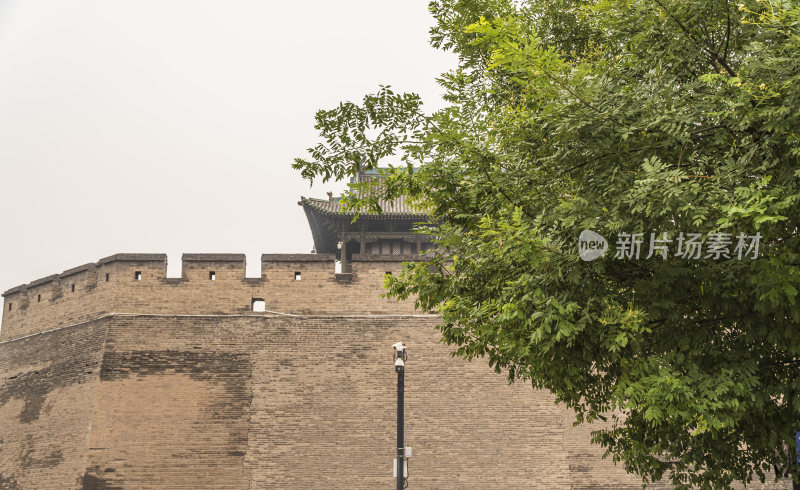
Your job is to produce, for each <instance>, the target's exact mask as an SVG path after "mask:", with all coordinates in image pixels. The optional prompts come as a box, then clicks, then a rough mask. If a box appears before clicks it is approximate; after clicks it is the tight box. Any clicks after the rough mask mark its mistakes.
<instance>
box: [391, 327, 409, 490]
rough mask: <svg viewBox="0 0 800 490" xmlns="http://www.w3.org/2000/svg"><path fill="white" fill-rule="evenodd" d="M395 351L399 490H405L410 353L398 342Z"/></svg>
mask: <svg viewBox="0 0 800 490" xmlns="http://www.w3.org/2000/svg"><path fill="white" fill-rule="evenodd" d="M392 348H393V349H394V356H393V359H394V370H395V372H396V373H397V466H396V468H397V490H403V482H404V476H405V475H404V473H405V471H404V470H405V465H404V464H403V463H404V457H405V450H406V448H405V443H404V442H403V418H404V414H403V401H404V400H403V398H404V395H405V386H404V384H405V367H406V363H405V361H406V359H408V353H407V352H406V345H405V344H404V343H402V342H398V343H396V344H394V345H392Z"/></svg>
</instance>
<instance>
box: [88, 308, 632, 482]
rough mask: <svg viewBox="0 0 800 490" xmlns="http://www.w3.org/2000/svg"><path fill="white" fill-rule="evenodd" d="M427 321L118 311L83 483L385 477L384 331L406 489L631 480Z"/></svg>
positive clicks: (390, 427)
mask: <svg viewBox="0 0 800 490" xmlns="http://www.w3.org/2000/svg"><path fill="white" fill-rule="evenodd" d="M436 321H437V319H436V318H435V317H422V316H395V317H390V316H383V317H377V316H373V317H370V316H361V317H333V316H326V317H312V316H303V317H246V316H241V317H236V316H230V317H181V316H117V317H115V318H113V320H111V321H110V322H109V326H108V336H107V342H106V350H105V353H104V355H103V367H102V372H101V375H100V382H99V387H98V391H97V399H98V402H97V403H96V404H95V411H94V418H93V428H92V432H91V436H90V441H91V442H90V444H89V447H90V450H89V452H88V461H87V465H86V476H85V480H84V481H85V482H88V483H91V484H93V485H95V487H94V488H108V487H122V488H187V489H188V488H364V489H366V488H369V489H373V488H392V485H393V479H392V459H393V458H394V456H395V450H394V447H395V430H396V425H395V424H396V422H395V420H396V419H395V416H396V412H395V410H396V387H397V378H396V374H395V372H394V367H393V362H392V349H391V344H393V343H394V342H397V341H399V340H403V341H404V342H406V344H407V345H408V348H409V360H408V364H407V366H408V367H407V375H406V420H407V423H406V440H407V444H408V445H410V446H412V447H413V451H414V455H413V457H412V459H411V462H410V482H411V484H412V485H413V486H414V488H531V487H534V488H545V487H552V488H570V487H571V488H599V487H605V488H640V484H639V483H638V482H637V480H636V479H635V478H632V477H630V476H628V475H626V474H625V473H624V472H623V471H622V469H621V468H619V467H615V466H613V465H612V464H611V463H610V462H608V461H604V460H602V459H601V458H600V451H599V449H598V448H595V447H591V446H590V445H589V440H588V434H585V433H577V432H575V431H574V430H573V429H572V428H571V420H572V418H571V416H570V415H569V414H568V413H567V412H565V411H564V410H562V409H560V408H558V407H556V406H555V405H554V404H553V401H552V398H551V397H550V396H549V395H547V394H544V393H541V392H535V391H533V390H531V388H530V387H529V386H525V385H516V386H508V385H507V383H506V382H505V379H504V378H503V376H501V375H497V374H495V373H494V372H493V371H491V370H490V369H489V368H488V366H486V364H485V363H484V362H480V361H476V362H474V363H467V362H464V361H462V360H459V359H453V358H451V357H449V355H448V352H449V351H448V348H447V347H446V346H443V345H441V344H440V343H439V342H438V339H439V334H438V332H436V331H435V330H434V328H433V326H434V325H435V323H436ZM577 440H580V441H582V444H580V445H577V444H576V441H577ZM589 454H591V455H593V456H594V458H593V459H592V458H589V457H587V455H589ZM576 457H578V458H580V459H579V460H580V465H575V464H574V463H575V461H576ZM88 483H87V485H88ZM576 483H577V484H576ZM88 488H93V487H90V486H89V487H88Z"/></svg>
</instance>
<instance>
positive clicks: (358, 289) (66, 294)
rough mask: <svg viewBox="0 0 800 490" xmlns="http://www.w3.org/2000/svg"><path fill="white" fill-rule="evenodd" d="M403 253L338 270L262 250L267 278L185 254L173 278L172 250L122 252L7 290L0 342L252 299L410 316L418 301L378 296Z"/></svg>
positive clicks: (327, 262) (234, 257) (308, 308)
mask: <svg viewBox="0 0 800 490" xmlns="http://www.w3.org/2000/svg"><path fill="white" fill-rule="evenodd" d="M402 259H406V260H408V259H409V257H403V256H378V257H369V260H363V261H359V260H356V261H354V262H353V264H352V274H336V273H335V272H334V269H335V259H334V256H333V255H329V254H272V255H263V256H262V257H261V277H259V278H246V277H245V268H246V265H245V256H244V255H242V254H184V255H183V260H182V274H181V277H180V278H167V258H166V255H163V254H117V255H113V256H111V257H107V258H105V259H101V260H100V261H98V262H97V263H91V264H86V265H83V266H80V267H76V268H74V269H71V270H68V271H65V272H63V273H61V274H57V275H53V276H48V277H45V278H43V279H39V280H37V281H33V282H31V283H29V284H24V285H21V286H17V287H15V288H12V289H10V290H8V291H6V292H5V293H3V296H4V306H3V321H2V328H0V340H10V339H15V338H20V337H24V336H26V335H31V334H34V333H38V332H42V331H45V330H48V329H52V328H57V327H60V326H64V325H71V324H74V323H78V322H83V321H88V320H91V319H94V318H98V317H100V316H103V315H106V314H109V313H169V314H184V315H191V314H197V315H204V314H248V313H250V312H251V311H252V300H253V299H263V300H264V302H265V304H266V310H268V311H273V312H279V313H294V314H349V313H370V314H383V313H395V314H405V313H409V314H410V313H414V306H413V302H412V301H401V302H398V301H395V300H389V299H383V298H381V297H380V294H381V292H382V291H383V289H382V288H383V277H384V275H385V274H386V272H392V273H397V272H398V271H399V270H400V264H401V262H400V261H401V260H402ZM211 272H213V273H214V274H215V276H214V280H211V279H210V276H209V274H210V273H211ZM137 273H139V274H137ZM298 274H299V276H298ZM296 277H299V280H297V279H296Z"/></svg>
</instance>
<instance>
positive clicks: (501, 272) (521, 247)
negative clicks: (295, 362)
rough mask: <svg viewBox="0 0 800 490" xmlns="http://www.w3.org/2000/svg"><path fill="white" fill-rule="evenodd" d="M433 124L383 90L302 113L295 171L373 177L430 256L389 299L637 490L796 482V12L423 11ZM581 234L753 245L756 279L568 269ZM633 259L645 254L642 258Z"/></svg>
mask: <svg viewBox="0 0 800 490" xmlns="http://www.w3.org/2000/svg"><path fill="white" fill-rule="evenodd" d="M430 10H431V13H432V14H433V16H434V18H435V20H436V24H435V26H434V27H433V28H432V30H431V42H432V44H433V46H434V47H436V48H439V49H445V50H451V51H453V52H455V53H457V55H458V58H459V63H458V66H457V67H456V68H454V69H452V70H450V71H448V72H446V73H444V74H442V75H441V77H440V78H439V80H438V81H439V83H440V85H441V87H442V88H443V89H444V91H445V100H446V103H447V105H446V107H445V108H444V109H441V110H439V111H437V112H435V113H434V114H426V113H425V112H424V111H423V107H422V101H421V100H420V98H419V97H418V96H416V95H414V94H397V93H394V92H393V91H392V90H391V89H390V88H388V87H381V89H380V90H379V91H378V92H377V93H376V94H372V95H368V96H366V97H365V98H364V100H363V102H362V103H361V104H354V103H343V104H342V105H340V106H339V107H338V108H335V109H333V110H329V111H320V112H319V113H318V115H317V128H318V129H319V130H320V133H321V135H322V137H323V140H324V142H323V143H321V144H319V145H318V146H317V147H315V148H312V149H311V150H310V152H311V155H310V158H307V159H303V158H298V159H297V160H296V162H295V165H294V166H295V168H297V169H299V170H301V172H302V174H303V175H304V176H305V177H307V178H310V179H313V178H322V179H324V180H327V179H338V178H343V177H346V176H348V175H352V174H354V173H355V172H356V171H357V169H358V168H374V167H376V166H377V165H378V162H379V161H380V160H381V159H384V158H386V157H389V156H393V158H395V162H397V161H402V162H403V165H400V166H398V167H395V168H393V169H392V170H390V171H388V172H387V177H386V180H385V181H384V183H383V184H382V185H381V186H380V187H374V188H373V189H372V192H371V193H359V196H362V197H361V198H357V197H356V196H355V195H352V196H350V197H349V198H348V202H349V204H350V205H351V206H352V207H353V208H356V209H358V208H361V209H363V208H376V207H377V203H378V200H377V199H378V197H383V198H392V197H395V196H398V195H401V194H403V195H407V196H410V198H411V199H412V200H413V201H414V202H416V203H417V204H418V205H419V206H420V207H423V208H424V209H425V210H427V211H428V213H429V214H430V216H431V218H432V221H433V222H435V223H436V224H437V225H438V226H439V231H438V235H439V240H438V243H439V253H438V254H437V255H436V256H435V257H433V258H432V259H431V260H430V261H429V262H427V263H410V264H406V265H405V267H404V272H403V274H402V275H399V276H396V277H390V278H387V286H388V294H390V295H392V296H395V297H399V298H405V297H409V296H415V297H416V298H417V305H418V306H419V308H421V309H423V310H428V309H437V311H438V312H439V313H440V314H441V316H442V324H441V325H440V326H439V327H438V328H439V329H440V330H441V333H442V336H443V338H444V340H445V341H446V342H447V343H449V344H451V345H452V346H453V348H454V355H457V356H461V357H464V358H466V359H473V358H475V357H481V358H486V359H488V362H489V363H490V364H491V365H492V366H494V367H495V368H496V369H497V370H498V371H503V372H506V373H507V374H508V377H509V379H510V380H526V381H529V382H530V383H532V385H533V386H534V387H536V388H544V389H547V390H550V391H551V392H553V393H554V394H555V395H556V396H557V397H558V400H559V401H560V402H563V403H565V404H566V405H568V406H569V407H571V408H572V409H574V410H575V412H576V414H577V421H578V422H591V421H594V420H596V419H598V418H605V417H610V423H609V424H607V425H603V426H601V428H600V429H598V430H597V431H596V432H594V440H595V442H598V443H600V444H602V445H603V446H604V447H605V448H607V451H608V454H609V455H610V456H611V457H612V458H613V459H614V460H615V461H619V462H622V463H623V464H624V466H625V468H626V469H627V470H628V471H631V472H635V473H637V474H639V475H641V477H642V479H643V482H645V483H647V482H654V481H658V480H661V479H664V478H665V479H668V480H669V481H671V483H673V484H674V485H677V486H679V487H682V486H709V487H715V488H716V487H728V486H729V485H730V484H731V483H732V482H734V481H741V482H750V481H753V480H764V479H765V478H766V477H767V476H768V475H767V473H768V471H769V470H771V469H772V468H773V467H777V468H778V469H779V470H780V472H781V473H783V472H787V473H793V474H795V475H798V467H797V463H796V461H797V459H796V456H795V449H796V448H795V442H794V434H795V431H796V429H798V428H800V397H799V396H798V394H799V393H800V379H798V376H797V375H796V373H797V372H798V369H800V328H798V327H799V326H800V304H798V301H797V299H798V298H797V295H798V290H800V268H799V267H798V265H800V237H799V236H798V225H799V224H800V211H798V200H799V199H800V180H798V179H800V7H798V5H797V4H796V3H795V2H794V1H792V0H783V1H779V0H759V1H755V0H744V1H743V3H738V4H736V3H731V2H728V1H725V0H594V1H577V0H551V1H547V2H545V1H540V0H531V1H529V2H523V3H520V2H513V1H511V0H508V1H506V0H467V1H455V0H436V1H434V2H432V3H431V4H430ZM584 229H591V230H594V231H597V232H598V233H600V234H601V235H603V236H605V237H609V238H610V240H612V247H613V237H615V236H618V235H619V233H622V232H627V233H643V234H644V235H645V236H649V234H650V233H657V234H659V235H660V234H661V233H662V232H667V234H668V237H669V238H671V239H673V240H674V239H675V238H676V235H677V234H678V233H679V232H696V233H702V234H703V236H708V235H709V234H711V233H718V232H719V233H730V234H731V236H734V237H735V236H737V235H739V234H744V235H748V236H754V235H756V233H758V234H760V236H761V237H762V238H761V242H760V251H759V257H758V259H756V260H749V259H748V260H739V259H738V258H736V257H731V258H730V259H726V258H724V257H723V258H720V259H719V260H713V259H711V258H702V259H699V260H687V259H682V258H679V257H675V256H673V255H670V256H669V257H667V258H666V259H663V258H662V257H655V258H653V257H651V258H650V259H644V258H640V259H639V260H635V259H624V260H623V259H619V260H615V259H614V258H613V257H612V256H611V255H606V256H605V257H604V258H602V259H598V260H595V261H591V262H584V261H582V260H580V258H579V255H578V246H577V239H578V235H579V233H580V232H581V231H582V230H584ZM643 255H644V254H643Z"/></svg>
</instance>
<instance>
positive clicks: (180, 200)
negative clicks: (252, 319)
mask: <svg viewBox="0 0 800 490" xmlns="http://www.w3.org/2000/svg"><path fill="white" fill-rule="evenodd" d="M432 23H433V20H432V18H431V17H430V15H429V14H428V12H427V0H405V1H402V2H398V1H392V2H389V1H382V0H368V1H367V0H364V1H356V0H337V1H306V2H268V1H246V0H224V1H221V0H220V1H200V0H170V1H163V0H159V1H155V0H126V1H109V0H69V1H65V0H0V207H1V208H2V210H3V223H2V227H1V228H0V230H2V231H0V292H1V291H5V290H6V289H9V288H11V287H14V286H17V285H19V284H23V283H26V282H29V281H32V280H34V279H37V278H39V277H43V276H46V275H49V274H54V273H59V272H61V271H63V270H65V269H69V268H72V267H75V266H78V265H81V264H84V263H86V262H92V261H95V260H97V259H99V258H101V257H105V256H107V255H111V254H114V253H119V252H162V253H167V254H168V256H169V260H170V265H169V269H170V275H178V274H179V273H180V266H179V263H180V254H181V253H183V252H231V253H247V254H248V272H249V275H252V274H253V271H254V270H257V267H258V256H259V255H260V254H261V253H284V252H286V253H290V252H309V251H310V250H311V247H312V241H311V234H310V232H309V230H308V225H307V223H306V219H305V215H304V214H303V212H302V209H301V208H300V207H299V206H298V205H297V201H298V200H299V198H300V196H301V195H307V196H308V195H311V196H316V197H324V196H325V192H326V191H328V190H333V191H336V192H337V193H338V191H339V190H340V189H341V187H342V185H341V184H339V185H334V184H325V185H323V184H315V186H314V188H312V189H309V186H308V183H307V182H305V181H303V180H302V179H301V178H300V176H299V174H298V173H297V172H296V171H294V170H292V169H291V167H290V165H291V162H292V159H293V158H294V157H296V156H301V155H303V154H304V153H305V148H307V147H309V146H311V145H312V144H314V143H315V142H316V132H315V130H314V128H313V126H314V120H313V116H314V113H315V111H316V110H318V109H320V108H331V107H333V106H335V105H336V104H338V103H339V102H340V101H342V100H352V101H358V100H360V99H361V97H362V96H363V95H364V94H365V93H368V92H373V91H375V90H376V89H377V88H378V85H379V84H390V85H392V87H393V88H394V89H395V90H397V91H413V92H417V93H419V94H421V95H422V97H423V100H425V101H426V106H427V108H428V110H433V109H435V108H438V107H440V106H441V100H440V95H441V92H442V91H441V89H440V88H439V87H438V86H437V85H436V84H435V81H434V78H435V77H436V76H437V75H438V74H439V73H441V72H443V71H445V70H446V69H448V68H449V67H451V66H453V64H454V58H453V57H452V55H450V54H447V53H442V52H439V51H436V50H434V49H433V48H431V47H430V46H429V44H428V34H427V32H428V29H429V28H430V26H431V25H432ZM250 265H254V266H255V267H256V269H252V268H250ZM255 274H257V272H256V273H255Z"/></svg>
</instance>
